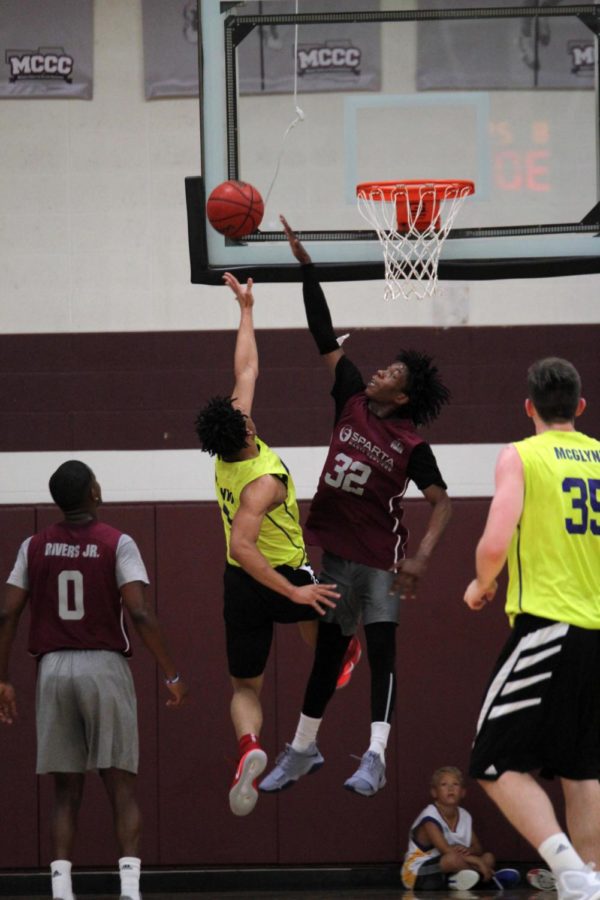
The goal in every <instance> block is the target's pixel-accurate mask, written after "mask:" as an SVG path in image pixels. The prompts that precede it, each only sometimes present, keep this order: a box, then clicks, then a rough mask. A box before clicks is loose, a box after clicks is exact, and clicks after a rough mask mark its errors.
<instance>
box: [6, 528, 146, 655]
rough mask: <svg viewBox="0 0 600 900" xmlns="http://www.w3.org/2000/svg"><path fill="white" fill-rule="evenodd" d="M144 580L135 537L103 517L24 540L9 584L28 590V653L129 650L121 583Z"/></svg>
mask: <svg viewBox="0 0 600 900" xmlns="http://www.w3.org/2000/svg"><path fill="white" fill-rule="evenodd" d="M131 581H142V582H144V583H145V584H147V583H148V575H147V574H146V569H145V566H144V563H143V561H142V558H141V556H140V553H139V550H138V548H137V545H136V543H135V541H133V539H132V538H130V537H129V536H128V535H126V534H123V533H122V532H121V531H118V530H117V529H116V528H112V527H111V526H110V525H105V524H104V523H102V522H96V521H92V522H86V523H83V524H78V523H72V522H58V523H56V524H55V525H50V526H49V527H48V528H45V529H44V530H43V531H40V532H39V533H38V534H35V535H33V537H30V538H27V540H26V541H24V542H23V544H22V545H21V547H20V549H19V553H18V555H17V560H16V562H15V566H14V568H13V570H12V572H11V574H10V575H9V577H8V583H9V584H13V585H15V586H16V587H20V588H22V589H23V590H27V591H28V592H29V605H30V610H31V622H30V629H29V652H30V653H32V654H33V655H34V656H42V655H43V654H44V653H50V652H52V651H53V650H62V649H73V650H114V651H117V652H120V653H123V654H124V655H125V656H130V655H131V649H130V643H129V637H128V634H127V628H126V625H125V620H124V616H123V605H122V601H121V593H120V587H121V585H123V584H127V583H128V582H131Z"/></svg>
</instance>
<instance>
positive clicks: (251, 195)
mask: <svg viewBox="0 0 600 900" xmlns="http://www.w3.org/2000/svg"><path fill="white" fill-rule="evenodd" d="M264 211H265V205H264V203H263V199H262V197H261V196H260V193H259V192H258V191H257V190H256V188H255V187H253V186H252V185H251V184H247V183H246V182H245V181H224V182H223V183H222V184H218V185H217V186H216V188H215V189H214V191H212V192H211V194H210V196H209V198H208V200H207V203H206V215H207V217H208V221H209V222H210V224H211V225H212V227H213V228H215V229H216V230H217V231H218V232H220V234H225V235H227V237H231V238H241V237H244V235H246V234H251V233H252V232H253V231H256V229H257V228H258V226H259V225H260V223H261V222H262V217H263V214H264Z"/></svg>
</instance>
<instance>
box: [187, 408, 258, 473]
mask: <svg viewBox="0 0 600 900" xmlns="http://www.w3.org/2000/svg"><path fill="white" fill-rule="evenodd" d="M234 399H235V398H234V397H218V396H217V397H212V399H211V400H209V401H208V403H207V404H206V406H205V407H204V408H203V409H201V410H200V412H199V413H198V415H197V416H196V422H195V430H196V434H197V435H198V437H199V439H200V443H201V445H202V449H203V450H204V452H205V453H209V454H210V455H211V456H221V457H223V458H224V459H227V458H228V457H231V456H235V454H236V453H239V451H240V450H243V449H244V447H245V446H246V441H247V435H246V416H245V415H244V414H243V412H242V411H241V410H239V409H235V408H234V406H233V401H234Z"/></svg>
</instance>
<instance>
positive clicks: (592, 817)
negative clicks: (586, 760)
mask: <svg viewBox="0 0 600 900" xmlns="http://www.w3.org/2000/svg"><path fill="white" fill-rule="evenodd" d="M561 783H562V788H563V793H564V795H565V806H566V816H567V828H568V830H569V837H570V838H571V841H572V842H573V846H574V847H575V849H576V850H577V852H578V854H579V856H580V857H581V858H582V859H583V861H584V862H585V863H594V865H595V866H596V869H598V870H600V783H599V782H598V780H597V779H589V780H585V781H572V780H570V779H567V778H563V779H562V780H561Z"/></svg>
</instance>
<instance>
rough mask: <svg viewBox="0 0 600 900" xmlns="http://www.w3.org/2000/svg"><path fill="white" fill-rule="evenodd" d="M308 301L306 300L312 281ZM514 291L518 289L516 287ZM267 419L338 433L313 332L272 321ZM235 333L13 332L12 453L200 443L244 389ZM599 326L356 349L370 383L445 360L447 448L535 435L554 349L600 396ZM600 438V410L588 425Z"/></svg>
mask: <svg viewBox="0 0 600 900" xmlns="http://www.w3.org/2000/svg"><path fill="white" fill-rule="evenodd" d="M294 289H295V290H297V291H298V303H301V302H302V300H301V294H300V288H299V286H297V288H294ZM507 290H510V288H507ZM257 339H258V345H259V351H260V364H261V374H260V378H259V381H258V385H257V392H256V400H255V404H254V418H255V420H256V421H257V422H258V423H259V426H260V433H261V434H264V435H265V436H267V437H268V441H269V443H270V444H271V445H272V446H275V447H289V446H292V447H293V446H298V447H307V446H313V445H316V446H319V445H323V444H326V443H327V442H328V441H329V434H330V430H331V423H332V402H331V398H330V397H329V388H330V377H329V375H328V373H327V371H326V368H325V366H324V365H323V363H322V362H321V360H320V359H319V356H318V354H317V352H316V349H315V347H314V345H313V342H312V339H311V337H310V335H309V334H308V333H307V331H306V330H305V329H282V330H274V329H261V330H260V331H259V332H258V334H257ZM234 341H235V336H234V333H233V332H232V331H205V332H185V331H184V332H150V333H138V334H136V333H127V334H122V333H121V334H113V333H106V334H47V335H0V410H2V412H0V450H2V451H13V452H23V451H39V450H42V449H43V450H45V451H49V450H76V451H78V452H79V451H82V450H131V449H140V450H149V449H165V450H168V449H184V448H189V447H196V446H197V439H196V436H195V434H194V429H193V423H194V418H195V415H196V412H197V410H198V409H199V408H200V406H202V405H203V404H204V403H205V402H206V401H207V400H208V398H209V397H211V396H212V395H214V394H223V393H227V392H228V391H230V390H231V389H232V388H233V378H232V373H231V359H232V354H233V347H234ZM599 342H600V326H598V325H590V324H583V325H536V326H534V327H532V326H529V325H526V326H525V325H522V326H511V327H506V328H498V327H486V328H466V327H463V328H446V329H443V328H390V327H387V326H386V327H385V328H381V329H378V328H361V329H354V330H352V332H351V337H350V338H349V340H348V341H347V342H346V343H345V344H344V349H345V350H346V352H347V353H348V354H349V356H350V357H351V358H352V359H353V360H354V361H355V362H356V364H357V365H358V366H359V368H360V369H361V371H362V373H363V375H364V376H365V377H368V376H370V375H371V374H372V373H373V371H374V370H375V369H376V368H377V367H378V366H385V365H388V364H389V363H390V362H391V361H392V360H393V359H394V357H395V356H396V354H397V353H398V351H399V349H400V348H401V347H413V348H416V349H421V350H425V351H426V352H428V353H430V354H431V355H433V356H434V357H435V359H436V362H437V364H438V366H439V368H440V371H441V373H442V376H443V379H444V381H445V382H446V383H447V385H448V387H449V388H450V389H451V391H452V404H451V405H450V406H449V407H447V408H446V409H444V411H443V413H442V415H441V416H440V418H439V420H438V421H437V422H436V423H435V424H434V425H433V426H432V427H431V428H430V429H428V431H427V438H428V439H429V440H431V441H433V442H435V443H464V442H465V441H467V442H469V443H472V444H476V443H496V442H498V443H504V442H505V441H508V440H511V439H513V440H515V439H517V438H519V437H521V436H527V435H529V434H530V433H531V426H530V423H529V422H528V421H527V420H526V419H525V417H524V415H523V412H522V403H521V399H522V398H524V397H525V373H526V371H527V367H528V365H529V364H530V363H531V362H532V361H533V360H534V359H537V358H539V357H542V356H549V355H556V356H564V357H566V358H567V359H571V360H572V361H573V362H574V363H575V365H576V366H577V367H578V369H579V370H580V373H581V376H582V379H583V384H584V393H586V394H587V395H588V396H589V397H590V399H592V400H593V399H594V398H593V392H594V390H595V388H596V385H597V383H598V344H599ZM581 427H582V428H583V430H584V431H587V432H588V433H590V434H598V433H599V432H600V405H598V404H597V403H591V404H590V408H589V410H588V411H586V413H585V415H584V417H583V419H582V420H581Z"/></svg>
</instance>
